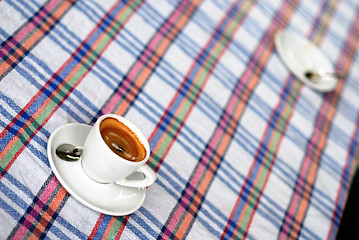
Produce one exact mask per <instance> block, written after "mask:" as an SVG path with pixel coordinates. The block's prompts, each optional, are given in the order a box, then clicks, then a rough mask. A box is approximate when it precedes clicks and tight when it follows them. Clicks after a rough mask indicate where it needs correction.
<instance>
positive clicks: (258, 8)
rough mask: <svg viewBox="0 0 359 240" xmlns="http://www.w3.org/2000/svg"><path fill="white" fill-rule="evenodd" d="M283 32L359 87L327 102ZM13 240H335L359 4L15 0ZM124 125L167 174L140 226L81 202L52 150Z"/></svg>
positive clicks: (349, 153)
mask: <svg viewBox="0 0 359 240" xmlns="http://www.w3.org/2000/svg"><path fill="white" fill-rule="evenodd" d="M283 29H289V30H292V31H294V32H296V33H298V34H300V35H303V36H306V37H307V38H309V39H310V40H311V41H313V42H314V43H315V44H317V45H318V46H319V47H320V48H321V49H322V50H323V52H324V53H325V54H326V56H327V57H328V59H329V60H330V61H331V62H332V63H333V65H334V66H335V68H336V69H337V70H338V71H341V72H344V73H346V74H348V76H347V78H346V79H342V80H339V83H338V86H337V87H336V89H335V90H334V91H332V92H329V93H321V92H318V91H315V90H313V89H311V88H309V87H308V86H306V85H303V84H302V83H301V82H300V81H299V80H298V79H297V78H295V77H294V76H293V75H292V74H291V73H290V71H289V70H288V69H287V68H286V67H285V65H284V64H283V62H282V61H281V59H280V58H279V55H278V52H277V51H276V49H275V46H274V37H275V35H276V33H277V32H278V31H280V30H283ZM0 43H1V48H0V55H1V56H0V152H1V153H0V159H1V162H0V190H1V191H0V239H6V238H9V239H28V238H30V239H37V238H49V239H87V238H90V239H185V238H186V239H278V238H280V239H288V238H289V239H294V238H301V239H335V236H336V232H337V230H338V226H339V223H340V219H341V216H342V212H343V208H344V207H345V203H346V199H347V195H348V188H349V187H350V184H351V179H352V176H353V171H354V166H355V157H356V155H357V154H358V139H359V129H358V127H359V111H358V110H359V84H358V82H359V78H358V76H359V58H358V56H359V54H358V44H359V1H358V0H302V1H299V0H290V1H285V0H260V1H259V0H223V1H217V0H191V1H190V0H183V1H177V0H167V1H165V0H148V1H137V0H133V1H132V0H127V1H115V0H107V1H100V0H80V1H75V0H46V1H44V0H28V1H27V0H0ZM106 113H115V114H118V115H122V116H124V117H126V118H127V119H129V120H130V121H132V122H133V123H135V124H136V125H137V126H138V127H139V128H140V129H141V130H142V131H143V133H144V134H145V136H146V137H147V138H148V140H149V142H150V146H151V157H150V159H149V162H148V165H149V166H150V167H151V168H152V169H153V170H154V171H155V172H157V174H158V179H157V180H156V182H155V183H154V184H153V185H151V186H150V187H149V188H148V189H147V194H146V199H145V201H144V203H143V205H142V206H141V207H140V209H138V210H137V211H135V212H134V213H132V214H130V215H127V216H121V217H114V216H110V215H105V214H101V213H98V212H96V211H93V210H91V209H89V208H87V207H86V206H84V205H82V204H81V203H80V202H78V201H77V200H76V199H75V198H73V197H72V196H71V195H70V194H69V193H68V192H67V191H66V190H65V188H64V187H63V186H62V185H61V184H60V183H59V181H58V179H57V178H56V176H55V175H54V173H53V171H52V169H51V167H50V164H49V160H48V156H47V153H46V152H47V142H48V140H49V137H50V135H51V133H52V132H53V131H54V130H55V129H57V128H58V127H60V126H62V125H64V124H67V123H70V122H78V123H85V124H89V125H91V124H93V123H94V122H95V121H96V119H97V118H99V117H100V116H101V115H103V114H106Z"/></svg>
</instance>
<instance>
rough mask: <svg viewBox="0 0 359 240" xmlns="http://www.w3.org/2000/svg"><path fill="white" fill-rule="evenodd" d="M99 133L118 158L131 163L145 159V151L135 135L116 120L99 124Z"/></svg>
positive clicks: (110, 119)
mask: <svg viewBox="0 0 359 240" xmlns="http://www.w3.org/2000/svg"><path fill="white" fill-rule="evenodd" d="M100 133H101V136H102V138H103V140H104V141H105V143H106V144H107V146H108V147H109V148H110V149H111V150H112V151H113V152H114V153H116V154H117V155H118V156H120V157H122V158H124V159H126V160H129V161H133V162H139V161H142V160H143V159H144V158H145V157H146V149H145V147H144V146H143V144H142V143H141V141H140V140H139V139H138V137H137V135H136V134H135V133H134V132H133V131H132V130H131V129H130V128H129V127H127V126H126V125H124V124H123V123H121V122H119V121H118V120H117V119H115V118H112V117H109V118H105V119H104V120H103V121H102V122H101V124H100Z"/></svg>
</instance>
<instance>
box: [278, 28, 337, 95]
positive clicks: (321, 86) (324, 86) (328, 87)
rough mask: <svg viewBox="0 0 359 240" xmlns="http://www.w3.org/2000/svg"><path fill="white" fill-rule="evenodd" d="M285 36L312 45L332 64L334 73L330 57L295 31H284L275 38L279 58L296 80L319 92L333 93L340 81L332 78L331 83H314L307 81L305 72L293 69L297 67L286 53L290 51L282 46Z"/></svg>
mask: <svg viewBox="0 0 359 240" xmlns="http://www.w3.org/2000/svg"><path fill="white" fill-rule="evenodd" d="M285 35H290V37H292V38H296V39H298V40H301V41H304V42H305V43H307V44H310V45H311V46H312V47H313V48H314V49H315V51H317V52H318V53H319V54H320V55H321V56H322V57H323V58H324V59H326V61H327V62H328V63H329V64H330V68H331V69H332V70H331V71H334V70H335V69H334V66H333V64H332V63H331V62H330V61H329V60H328V57H327V56H326V55H325V54H324V53H323V52H322V51H321V49H320V48H319V47H318V46H317V45H316V44H314V43H313V42H312V41H310V40H309V39H307V38H306V37H304V36H301V35H299V34H297V33H295V32H294V31H291V30H282V31H279V32H277V34H276V36H275V46H276V49H277V52H278V53H279V56H280V58H281V60H282V62H284V64H285V65H286V67H287V68H288V69H289V71H290V72H291V73H292V74H293V75H295V77H296V78H298V79H299V80H300V81H302V82H303V83H304V84H305V85H307V86H309V87H310V88H312V89H314V90H317V91H319V92H330V91H333V90H334V89H335V88H336V86H337V83H338V79H336V78H333V77H332V78H330V79H331V81H330V82H327V83H325V82H319V83H313V82H311V81H310V80H308V79H306V77H304V72H301V73H302V74H299V73H298V71H297V70H296V69H293V68H295V67H293V66H292V65H291V64H290V63H289V62H290V59H288V57H287V53H286V52H287V51H288V48H285V47H284V46H283V44H282V39H283V37H284V36H285Z"/></svg>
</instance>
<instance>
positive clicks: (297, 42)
mask: <svg viewBox="0 0 359 240" xmlns="http://www.w3.org/2000/svg"><path fill="white" fill-rule="evenodd" d="M275 44H276V48H277V50H278V52H279V55H280V57H281V58H282V60H283V62H284V63H285V64H286V65H287V67H288V68H289V70H290V71H291V72H292V73H293V74H294V75H295V76H296V77H297V78H298V79H300V80H301V81H303V82H304V83H305V84H307V85H308V86H310V87H312V88H314V89H316V90H318V91H321V92H328V91H332V90H334V89H335V87H336V86H337V82H338V80H337V79H336V78H333V77H326V78H322V79H321V80H320V81H319V82H317V83H314V82H312V81H310V80H309V79H307V78H306V77H305V75H304V74H305V72H306V71H307V70H312V71H314V72H319V73H331V72H334V71H335V70H334V67H333V65H332V64H331V63H330V62H329V61H328V59H327V58H326V57H325V55H324V54H323V53H322V52H321V51H320V49H319V48H318V47H317V46H315V45H314V44H313V43H312V42H310V41H308V40H307V39H306V38H303V37H301V36H299V35H297V34H295V33H293V32H290V31H282V32H280V33H278V34H277V35H276V39H275Z"/></svg>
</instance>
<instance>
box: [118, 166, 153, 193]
mask: <svg viewBox="0 0 359 240" xmlns="http://www.w3.org/2000/svg"><path fill="white" fill-rule="evenodd" d="M136 172H141V173H143V175H144V176H145V178H144V179H140V180H131V179H127V178H123V179H120V180H117V181H116V182H115V183H116V184H118V185H121V186H126V187H148V186H150V185H151V184H152V183H154V182H155V181H156V179H157V174H156V173H155V172H154V171H153V170H152V169H151V168H150V167H149V166H148V165H147V164H144V165H142V166H141V167H140V168H139V169H137V171H136Z"/></svg>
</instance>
